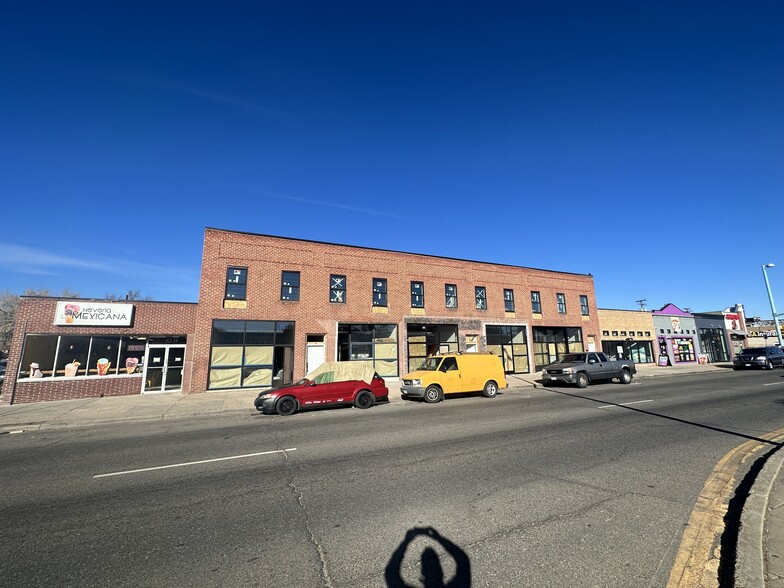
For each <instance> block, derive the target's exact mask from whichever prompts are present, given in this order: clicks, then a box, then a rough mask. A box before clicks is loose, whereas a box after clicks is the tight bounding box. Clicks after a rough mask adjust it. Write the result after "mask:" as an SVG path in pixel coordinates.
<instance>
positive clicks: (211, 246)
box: [3, 228, 601, 403]
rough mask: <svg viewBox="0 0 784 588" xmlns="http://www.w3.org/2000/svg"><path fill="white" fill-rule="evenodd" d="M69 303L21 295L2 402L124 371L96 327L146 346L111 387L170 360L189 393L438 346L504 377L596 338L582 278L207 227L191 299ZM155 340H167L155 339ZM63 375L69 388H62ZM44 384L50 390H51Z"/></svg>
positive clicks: (395, 360)
mask: <svg viewBox="0 0 784 588" xmlns="http://www.w3.org/2000/svg"><path fill="white" fill-rule="evenodd" d="M68 303H69V301H62V300H61V301H58V300H56V299H23V302H22V304H21V305H20V311H19V315H18V317H17V323H16V327H17V328H16V331H15V333H16V334H15V338H14V345H13V349H12V353H11V356H10V357H9V360H10V361H9V366H8V369H9V377H8V379H11V380H12V381H13V383H11V382H7V383H6V387H5V389H4V390H3V401H4V403H7V402H9V401H11V398H12V399H13V402H28V401H35V400H46V399H51V398H55V397H56V398H63V397H73V394H78V395H86V396H98V395H101V394H103V393H105V392H104V389H105V387H106V386H107V384H106V380H105V379H104V378H106V377H114V378H121V377H123V374H122V369H121V368H123V367H124V362H125V361H126V360H127V357H126V355H127V354H124V353H123V352H122V351H117V350H116V349H115V348H113V347H112V348H111V349H109V348H108V347H107V348H106V349H102V348H101V347H100V346H101V345H104V346H107V345H109V344H111V342H110V341H104V339H103V335H104V334H108V335H109V338H110V339H111V338H112V337H115V336H117V337H123V336H125V337H138V338H144V339H143V340H144V341H147V343H145V344H144V349H143V350H140V345H141V343H136V344H135V346H134V348H135V349H137V351H142V353H141V354H140V356H139V357H137V358H136V360H137V363H136V364H134V360H127V361H130V363H131V364H134V366H135V367H136V370H135V371H134V372H133V373H131V374H129V373H126V374H125V376H124V379H129V378H130V377H131V376H133V375H135V374H138V375H137V376H136V380H137V381H136V383H135V384H129V383H123V385H122V386H119V385H116V386H115V387H112V391H111V392H110V393H112V394H115V393H126V394H135V393H136V394H138V393H146V392H149V391H151V390H149V389H148V388H149V387H150V386H152V387H154V386H155V382H156V381H157V380H153V379H152V378H150V377H148V375H149V374H152V375H154V376H156V378H157V374H156V373H155V372H154V371H151V370H153V369H154V367H155V366H157V365H162V366H163V365H166V366H167V367H170V368H171V369H168V370H167V372H166V374H167V375H168V374H171V375H168V380H169V382H170V383H171V382H175V381H176V384H177V385H176V386H168V387H167V386H164V388H165V389H167V390H172V391H174V390H181V391H182V392H185V393H191V392H204V391H209V390H217V389H245V388H263V387H267V386H272V385H276V384H278V383H287V382H291V381H293V380H296V379H298V378H300V377H302V376H304V375H305V374H306V373H308V372H309V371H310V370H312V369H314V368H315V367H316V366H317V365H318V364H320V363H321V362H323V361H329V360H338V361H362V362H367V363H369V364H371V365H372V366H373V367H374V369H375V370H376V371H377V372H378V373H379V374H381V375H382V376H384V377H387V378H396V377H399V376H402V375H403V374H405V373H406V372H407V371H409V370H410V369H412V368H413V367H415V366H416V365H418V363H419V362H421V361H422V360H423V359H425V358H426V357H427V356H428V355H432V354H434V353H438V352H446V351H490V352H492V353H495V354H497V355H498V356H499V357H501V359H502V361H503V364H504V367H505V369H506V371H507V372H508V373H531V372H534V371H538V370H540V369H541V368H542V366H544V365H546V364H547V363H550V362H553V361H555V360H556V359H558V358H560V357H561V356H562V355H563V354H564V353H566V352H568V351H575V350H584V349H598V348H600V345H601V340H600V333H599V320H598V314H597V308H596V297H595V293H594V284H593V277H592V276H591V275H590V274H576V273H567V272H556V271H550V270H543V269H534V268H529V267H523V266H512V265H504V264H497V263H488V262H479V261H469V260H462V259H455V258H448V257H437V256H429V255H424V254H418V253H407V252H400V251H390V250H382V249H373V248H366V247H355V246H350V245H339V244H334V243H324V242H318V241H309V240H301V239H290V238H285V237H275V236H269V235H259V234H251V233H242V232H235V231H227V230H221V229H212V228H208V229H206V230H205V236H204V249H203V259H202V275H201V282H200V291H199V300H198V303H196V304H180V305H177V304H176V303H156V302H144V303H140V302H134V303H132V304H131V306H132V307H133V308H132V309H131V310H132V313H133V314H132V316H133V319H132V322H130V323H127V322H126V323H123V324H122V325H118V326H104V327H100V328H99V327H98V326H97V325H94V326H90V325H89V324H88V325H84V326H75V325H74V324H72V323H71V324H66V323H65V322H63V324H58V323H57V321H53V319H52V317H54V315H55V312H56V311H57V310H58V309H59V310H60V312H62V311H63V309H64V308H65V306H67V304H68ZM70 303H71V304H77V305H78V301H75V302H74V301H70ZM104 303H105V304H108V301H104ZM105 310H106V312H111V311H113V310H114V311H118V312H119V310H120V309H119V308H114V309H113V308H112V307H107V308H106V309H105ZM126 310H127V309H126ZM83 314H84V313H83ZM33 316H37V317H38V318H36V319H35V320H33ZM152 325H157V326H156V327H154V328H153V326H152ZM72 334H78V335H79V336H82V337H90V341H89V342H87V341H86V340H85V341H81V343H80V344H81V345H82V347H84V346H85V345H87V348H86V349H85V350H84V354H83V355H80V356H79V357H80V358H82V359H83V361H81V360H79V363H80V365H85V367H86V369H85V370H84V371H83V372H80V371H77V373H76V375H71V374H69V375H68V376H66V372H65V364H64V362H65V361H66V360H68V361H70V362H71V365H73V361H71V360H73V359H74V358H71V357H69V356H68V353H67V352H66V351H65V349H66V348H67V345H69V341H68V337H70V336H72ZM40 337H48V338H49V339H47V341H48V345H49V349H50V352H49V354H50V355H52V358H51V360H49V359H47V360H46V361H47V363H46V366H47V369H45V370H44V369H42V376H43V377H38V378H33V377H31V375H32V374H33V372H32V371H31V370H30V368H29V364H30V363H33V361H32V360H33V359H34V357H33V355H34V354H31V353H30V352H29V350H30V349H33V348H34V347H35V345H37V344H38V343H40V341H43V339H40V341H39V338H40ZM160 338H162V339H163V341H161V340H160ZM140 340H141V339H140ZM151 341H157V342H156V343H155V344H154V345H155V346H154V345H153V344H152V343H151ZM166 341H168V343H166ZM115 344H116V345H119V346H121V347H122V346H123V345H126V347H127V345H130V343H124V341H123V340H120V339H118V340H117V342H115ZM96 345H97V347H96ZM165 345H170V346H172V347H158V346H165ZM182 345H184V355H183V356H182V357H180V356H179V354H178V352H177V351H178V349H179V347H177V346H182ZM93 349H101V350H102V353H98V354H96V353H94V352H93ZM112 349H114V351H116V352H117V353H118V355H117V356H116V358H113V360H112V361H114V362H116V363H114V365H115V367H116V368H118V369H117V370H116V372H115V373H111V374H106V375H101V374H99V373H98V368H97V367H95V366H93V363H95V362H96V361H97V359H107V358H109V357H110V356H112V355H111V352H112ZM161 349H163V352H162V353H163V355H161V351H160V350H161ZM172 349H173V351H171V355H169V351H170V350H172ZM156 350H157V351H156ZM69 351H70V349H69ZM52 352H53V353H52ZM156 353H157V354H158V355H161V356H160V357H157V356H156V355H155V354H156ZM41 355H42V356H43V355H46V354H41ZM71 355H73V353H71ZM98 355H100V356H101V357H100V358H98ZM112 357H113V356H112ZM175 357H178V358H179V359H177V361H176V362H175V364H172V365H171V366H168V365H167V364H168V363H169V362H172V361H174V358H175ZM35 359H39V361H37V362H36V363H38V364H39V366H41V365H42V364H41V361H43V360H40V358H38V357H37V355H36V358H35ZM153 361H155V363H153ZM179 362H181V365H180V364H179ZM25 364H27V365H25ZM50 364H51V365H50ZM96 365H97V364H96ZM104 365H105V364H104ZM94 367H95V369H93V368H94ZM177 370H179V375H175V374H176V373H177ZM161 375H163V374H161ZM180 376H181V377H180ZM80 378H84V379H81V380H80ZM148 380H150V384H149V385H148ZM66 382H70V384H66ZM73 382H77V383H78V384H79V386H78V390H79V391H78V393H77V392H69V390H70V391H72V390H75V389H76V388H75V384H74V383H73ZM9 384H10V386H9ZM43 384H46V385H49V386H55V385H58V386H59V387H58V391H57V394H56V395H54V393H52V392H50V391H49V389H48V388H45V387H43V386H42V385H43ZM9 388H12V389H13V392H9V390H8V389H9Z"/></svg>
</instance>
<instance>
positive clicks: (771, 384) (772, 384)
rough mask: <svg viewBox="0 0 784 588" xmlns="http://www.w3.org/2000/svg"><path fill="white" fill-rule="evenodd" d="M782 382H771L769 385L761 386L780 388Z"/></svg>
mask: <svg viewBox="0 0 784 588" xmlns="http://www.w3.org/2000/svg"><path fill="white" fill-rule="evenodd" d="M782 384H784V382H771V383H770V384H763V386H781V385H782Z"/></svg>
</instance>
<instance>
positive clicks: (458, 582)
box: [384, 527, 471, 588]
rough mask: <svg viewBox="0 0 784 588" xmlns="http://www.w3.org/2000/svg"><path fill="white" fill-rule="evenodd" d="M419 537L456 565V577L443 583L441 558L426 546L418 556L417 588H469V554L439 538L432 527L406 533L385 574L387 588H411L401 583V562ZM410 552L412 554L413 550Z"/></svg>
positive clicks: (444, 579) (412, 586)
mask: <svg viewBox="0 0 784 588" xmlns="http://www.w3.org/2000/svg"><path fill="white" fill-rule="evenodd" d="M419 537H424V538H426V539H427V540H428V542H429V543H434V544H435V545H436V546H439V545H440V546H441V548H442V549H443V550H444V551H445V552H446V554H447V555H448V556H450V557H451V558H452V559H453V560H454V563H455V575H454V576H453V577H452V578H451V579H450V580H449V581H446V578H445V577H444V568H443V566H442V565H441V559H442V557H443V556H439V555H438V552H437V551H436V549H434V548H433V546H432V545H427V546H426V547H425V548H424V549H422V551H421V554H420V569H421V575H420V585H422V586H424V588H469V587H470V586H471V561H470V559H469V558H468V554H466V552H465V551H463V550H462V549H460V548H459V547H458V546H457V545H455V544H454V543H452V542H451V541H450V540H449V539H447V538H446V537H444V536H442V535H441V534H440V533H439V532H438V531H436V530H435V529H434V528H433V527H414V528H413V529H409V530H408V531H407V532H406V536H405V539H403V541H402V542H401V543H400V545H398V547H397V549H396V550H395V552H394V553H393V554H392V557H391V558H390V560H389V563H388V564H387V567H386V569H385V570H384V579H385V580H386V583H387V586H389V587H390V588H414V586H415V584H409V583H407V582H406V581H405V580H404V579H403V560H404V559H405V556H406V551H407V550H408V548H409V547H410V546H411V544H412V543H413V542H414V541H415V540H417V538H419ZM412 551H415V550H413V549H412Z"/></svg>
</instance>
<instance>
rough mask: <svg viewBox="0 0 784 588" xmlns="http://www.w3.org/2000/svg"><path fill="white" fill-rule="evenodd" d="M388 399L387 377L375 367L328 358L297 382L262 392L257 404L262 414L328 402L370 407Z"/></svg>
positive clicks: (315, 405) (313, 406)
mask: <svg viewBox="0 0 784 588" xmlns="http://www.w3.org/2000/svg"><path fill="white" fill-rule="evenodd" d="M388 399H389V390H388V389H387V387H386V384H385V383H384V378H382V377H381V376H379V375H378V374H377V373H375V372H374V371H373V368H372V367H365V366H362V365H356V364H355V365H352V364H351V362H328V363H325V364H322V365H321V366H319V368H317V369H316V370H314V371H313V372H312V373H310V374H308V376H307V377H305V378H302V379H301V380H299V381H298V382H296V383H294V384H289V385H287V386H281V387H279V388H270V389H269V390H265V391H263V392H260V393H259V395H258V396H257V397H256V400H255V401H254V404H255V406H256V409H257V410H258V411H259V412H261V413H263V414H275V413H277V414H279V415H282V416H287V415H290V414H293V413H295V412H297V411H298V410H304V409H307V408H319V407H326V406H341V405H354V406H356V407H357V408H370V407H371V406H373V405H374V404H375V403H376V402H377V401H379V400H388Z"/></svg>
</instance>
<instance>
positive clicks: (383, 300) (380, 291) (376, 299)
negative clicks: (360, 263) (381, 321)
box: [373, 278, 387, 308]
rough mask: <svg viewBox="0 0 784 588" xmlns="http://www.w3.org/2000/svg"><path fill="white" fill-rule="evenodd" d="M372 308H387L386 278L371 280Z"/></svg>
mask: <svg viewBox="0 0 784 588" xmlns="http://www.w3.org/2000/svg"><path fill="white" fill-rule="evenodd" d="M377 282H378V284H377ZM373 306H379V307H382V308H385V307H386V306H387V279H386V278H373Z"/></svg>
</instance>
